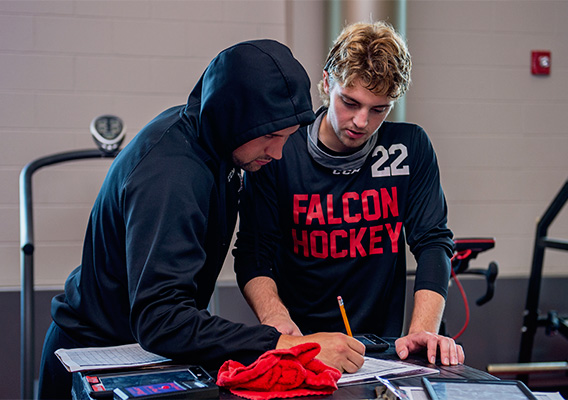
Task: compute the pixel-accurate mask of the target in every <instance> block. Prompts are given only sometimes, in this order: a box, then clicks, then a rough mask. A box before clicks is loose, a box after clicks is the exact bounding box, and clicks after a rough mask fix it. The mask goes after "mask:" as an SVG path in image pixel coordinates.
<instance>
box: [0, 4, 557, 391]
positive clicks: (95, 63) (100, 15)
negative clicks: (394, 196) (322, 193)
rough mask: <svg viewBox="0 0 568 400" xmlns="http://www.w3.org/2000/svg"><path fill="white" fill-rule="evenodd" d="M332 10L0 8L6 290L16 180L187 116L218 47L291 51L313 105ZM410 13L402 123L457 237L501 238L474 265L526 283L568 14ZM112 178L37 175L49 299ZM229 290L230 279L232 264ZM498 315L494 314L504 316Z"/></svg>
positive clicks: (11, 281)
mask: <svg viewBox="0 0 568 400" xmlns="http://www.w3.org/2000/svg"><path fill="white" fill-rule="evenodd" d="M351 1H354V0H351ZM328 3H329V2H328V1H326V0H310V1H301V0H269V1H262V0H251V1H241V0H203V1H200V0H191V1H178V0H173V1H168V0H159V1H158V0H147V1H130V0H121V1H102V0H97V1H94V0H44V1H40V0H26V1H17V0H13V1H12V0H2V1H0V138H2V144H1V145H0V185H1V187H2V190H1V191H0V226H1V229H0V290H1V291H3V292H6V293H4V294H6V295H7V296H10V298H13V296H14V294H15V293H16V292H17V291H18V290H19V285H20V252H19V207H18V176H19V173H20V171H21V169H22V167H23V166H24V165H25V164H26V163H27V162H29V161H31V160H33V159H36V158H38V157H42V156H45V155H48V154H53V153H57V152H62V151H69V150H75V149H84V148H94V145H93V143H92V141H91V139H90V136H89V133H88V126H89V123H90V121H91V120H92V118H93V117H95V116H97V115H100V114H104V113H113V114H116V115H118V116H120V117H122V118H123V119H124V121H125V123H126V124H127V126H128V131H129V133H128V139H130V138H132V137H133V136H134V135H135V133H136V132H137V131H138V130H139V129H140V128H141V127H142V126H143V125H144V124H145V123H146V122H147V121H149V120H150V119H151V118H153V117H154V116H155V115H156V114H157V113H159V112H160V111H162V110H163V109H165V108H167V107H169V106H172V105H176V104H181V103H184V102H185V101H186V98H187V95H188V93H189V91H190V90H191V88H192V87H193V85H194V84H195V82H196V81H197V79H198V78H199V76H200V74H201V72H202V71H203V69H204V68H205V67H206V66H207V64H208V62H209V61H210V60H211V58H213V57H214V56H215V55H216V54H217V53H218V52H219V51H220V50H222V49H223V48H225V47H227V46H229V45H231V44H233V43H235V42H238V41H241V40H246V39H252V38H273V39H277V40H280V41H282V42H284V43H286V44H288V45H289V46H290V47H291V48H292V50H293V52H294V53H295V54H296V56H297V57H298V58H299V59H300V61H301V62H302V63H303V64H304V66H305V67H306V69H307V70H308V73H309V74H310V76H311V79H312V84H313V85H312V86H313V87H312V89H313V90H312V94H313V97H314V104H315V105H318V104H319V101H318V99H317V95H316V93H317V92H316V90H315V84H316V83H317V82H318V81H319V79H320V74H321V68H322V64H323V58H324V55H325V53H326V52H327V46H328V44H329V43H328V41H327V38H326V34H325V32H326V27H327V24H326V22H325V19H326V9H325V8H326V5H327V4H328ZM361 3H364V2H361ZM387 8H388V7H387ZM367 15H368V13H367ZM407 16H408V19H407V39H408V42H409V47H410V50H411V52H412V55H413V62H414V68H413V85H412V86H411V89H410V91H409V93H408V95H407V97H406V104H407V120H409V121H412V122H416V123H419V124H420V125H422V126H423V127H424V128H425V129H426V131H427V132H428V133H429V135H430V137H431V139H432V141H433V144H434V146H435V148H436V150H437V153H438V157H439V163H440V167H441V173H442V181H443V185H444V189H445V191H446V195H447V198H448V203H449V209H450V226H451V228H452V229H453V230H454V232H455V234H456V236H458V237H459V236H461V237H463V236H494V237H495V238H496V241H497V246H496V248H495V249H494V250H492V251H490V252H487V253H486V254H483V255H481V256H480V257H479V259H478V260H477V263H476V264H478V265H486V264H487V263H488V262H489V261H491V260H497V261H498V262H499V265H500V268H501V276H502V277H503V278H507V277H510V278H520V279H523V278H526V277H528V271H529V268H530V262H531V255H532V241H533V238H534V230H535V224H536V220H537V218H538V217H539V216H540V215H541V214H542V212H543V211H544V210H545V208H546V207H547V205H548V203H549V202H550V201H551V199H552V197H553V196H554V195H555V194H556V193H557V191H558V189H559V188H560V187H561V185H562V184H563V183H564V181H565V180H566V178H567V171H568V157H567V156H566V153H567V152H568V133H567V132H566V124H565V122H564V120H565V116H566V115H568V90H567V89H568V56H567V55H568V26H567V25H566V24H565V21H566V19H567V18H568V2H565V1H551V0H532V1H531V0H523V1H500V0H496V1H485V0H472V1H467V0H466V1H445V0H443V1H435V0H428V1H424V0H408V1H407ZM373 17H374V18H377V19H383V18H386V19H391V20H392V17H391V16H390V15H386V14H385V15H377V14H375V15H373ZM531 50H550V51H551V52H552V72H551V75H550V76H548V77H535V76H531V74H530V51H531ZM108 165H109V161H83V162H73V163H69V164H62V165H60V166H56V167H49V168H48V169H45V170H42V171H40V172H38V173H37V174H36V175H34V188H33V189H34V204H35V206H36V207H35V225H36V232H35V233H36V237H35V239H36V245H37V249H36V257H35V259H36V284H37V285H38V287H39V288H40V289H42V290H47V289H51V290H53V289H54V290H60V289H61V287H62V285H63V281H64V280H65V278H66V276H67V274H68V273H69V271H70V270H71V269H73V268H74V267H75V266H76V265H77V263H78V262H79V260H80V253H81V242H82V238H83V232H84V229H85V225H86V220H87V216H88V213H89V210H90V207H91V204H92V202H93V200H94V197H95V196H96V193H97V191H98V187H99V186H100V183H101V182H102V179H103V178H104V175H105V172H106V170H107V168H108ZM567 218H568V217H567V216H566V211H565V210H564V211H563V213H562V214H561V216H560V217H559V219H558V221H557V222H556V223H555V225H554V226H553V227H552V228H551V231H550V234H551V235H552V236H555V237H560V238H566V237H568V223H567V222H568V221H567ZM545 261H546V263H545V275H547V276H548V277H550V278H554V277H557V276H561V277H566V276H568V262H567V261H568V254H566V253H564V252H559V251H550V252H547V255H546V258H545ZM411 264H412V262H411ZM221 278H222V280H223V282H224V283H223V285H229V286H230V285H232V284H233V282H234V276H233V274H232V263H231V258H230V257H228V259H227V263H226V268H225V269H224V271H223V273H222V276H221ZM503 282H507V280H503ZM225 287H226V286H225ZM498 288H499V287H498ZM498 290H499V289H498ZM512 292H513V291H508V290H504V292H503V293H512ZM4 294H2V295H4ZM518 295H519V296H518V298H516V299H511V298H506V299H503V298H501V299H502V300H500V301H503V302H507V304H505V303H503V306H506V307H511V304H509V303H508V302H516V304H514V307H513V308H514V309H519V310H522V304H523V303H524V295H525V294H524V293H518ZM495 301H497V299H496V300H495ZM519 304H520V306H519ZM491 309H493V310H494V313H495V315H499V312H500V311H499V303H497V302H496V303H493V307H492V308H491ZM507 309H509V308H507ZM560 311H562V310H560ZM18 312H19V310H18V309H17V307H10V311H9V312H8V311H5V312H3V315H2V317H3V318H4V320H5V321H10V322H11V323H12V324H19V321H18V318H19V317H18ZM4 314H6V315H4ZM515 318H516V319H517V320H518V318H519V317H518V316H515ZM235 319H237V320H238V319H239V316H235ZM12 326H14V325H12ZM16 331H17V330H16ZM38 335H40V336H41V335H42V333H38ZM519 335H520V334H519ZM473 336H474V335H473V334H471V335H470V337H473ZM13 337H14V336H13V335H11V338H13ZM6 345H7V346H9V347H10V348H11V349H14V348H17V347H18V346H19V343H18V340H17V339H13V340H10V341H9V342H8V343H6ZM514 348H516V346H514ZM513 351H514V350H513ZM488 352H489V351H488ZM2 354H5V355H7V354H12V353H9V352H5V351H3V352H2ZM12 358H13V357H10V360H11V359H12ZM510 359H512V360H514V359H515V357H509V359H507V361H509V360H510ZM10 360H5V361H10ZM14 367H16V366H14ZM14 369H16V370H17V369H18V368H14ZM5 378H7V376H5V375H3V376H2V380H3V381H2V382H0V388H2V389H5V388H8V387H12V388H14V387H16V388H17V386H18V385H17V377H16V378H14V376H11V377H10V380H9V381H4V379H5ZM13 393H16V394H15V395H13V396H12V397H17V393H18V391H17V389H16V391H15V392H13Z"/></svg>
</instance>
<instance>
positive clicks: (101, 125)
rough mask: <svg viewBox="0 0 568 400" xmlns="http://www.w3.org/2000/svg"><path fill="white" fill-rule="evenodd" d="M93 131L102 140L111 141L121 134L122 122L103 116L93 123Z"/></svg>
mask: <svg viewBox="0 0 568 400" xmlns="http://www.w3.org/2000/svg"><path fill="white" fill-rule="evenodd" d="M94 125H95V129H96V131H97V132H98V133H99V135H101V136H102V137H103V138H105V139H107V140H113V139H116V138H118V136H119V135H120V133H121V132H122V129H123V126H122V121H120V120H119V119H118V118H116V117H112V116H104V117H100V118H98V119H97V120H96V121H95V124H94Z"/></svg>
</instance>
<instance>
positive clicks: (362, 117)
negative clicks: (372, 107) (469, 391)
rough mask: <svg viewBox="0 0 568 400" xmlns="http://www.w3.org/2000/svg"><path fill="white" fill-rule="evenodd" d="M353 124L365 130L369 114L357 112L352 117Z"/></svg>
mask: <svg viewBox="0 0 568 400" xmlns="http://www.w3.org/2000/svg"><path fill="white" fill-rule="evenodd" d="M353 123H354V124H355V126H356V127H357V128H365V127H367V125H368V124H369V112H368V111H367V110H358V111H357V113H355V116H354V117H353Z"/></svg>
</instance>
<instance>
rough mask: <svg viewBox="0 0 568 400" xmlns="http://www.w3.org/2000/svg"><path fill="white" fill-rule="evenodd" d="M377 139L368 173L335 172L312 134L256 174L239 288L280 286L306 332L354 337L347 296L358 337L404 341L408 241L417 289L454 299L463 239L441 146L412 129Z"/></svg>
mask: <svg viewBox="0 0 568 400" xmlns="http://www.w3.org/2000/svg"><path fill="white" fill-rule="evenodd" d="M320 113H321V112H320ZM310 128H312V127H310ZM312 129H313V128H312ZM316 129H317V128H316ZM376 135H377V139H376V142H375V144H374V146H373V147H372V148H371V149H370V151H369V152H368V155H366V159H365V161H364V163H363V164H362V166H361V167H356V168H353V169H345V168H343V169H335V168H329V167H325V166H324V165H322V163H320V162H318V160H317V159H316V158H315V157H313V156H312V155H310V152H309V149H308V147H309V144H308V141H309V140H310V139H309V138H308V132H307V130H306V129H302V130H300V132H298V133H296V134H295V135H293V136H292V137H291V138H290V139H289V141H288V143H287V144H286V145H285V147H284V152H283V157H282V159H281V160H279V161H277V162H272V163H271V164H270V165H268V166H267V167H266V168H263V169H262V170H261V171H259V172H255V173H247V174H246V177H245V191H244V195H243V196H242V199H241V211H240V212H241V221H240V230H239V233H238V240H237V248H236V250H235V251H234V254H235V257H236V263H235V270H236V272H237V280H238V282H239V286H240V287H241V289H242V288H243V287H244V285H245V284H246V283H247V282H248V281H249V280H251V279H252V278H254V277H257V276H268V277H271V278H273V279H274V280H275V282H276V284H277V287H278V291H279V295H280V297H281V299H282V300H283V302H284V304H285V305H286V307H287V308H288V310H289V312H290V315H291V317H292V319H293V320H294V322H295V323H296V324H297V325H298V326H299V327H300V329H301V330H302V332H303V333H304V334H307V333H311V332H318V331H344V330H345V328H344V325H343V320H342V318H341V315H340V311H339V308H338V304H337V296H342V297H343V300H344V302H345V307H346V310H347V314H348V317H349V320H350V323H351V328H352V329H353V331H354V332H359V333H376V334H378V335H382V336H399V335H400V334H401V331H402V325H403V318H404V302H405V285H406V262H405V261H406V260H405V237H406V241H407V243H408V245H409V247H410V250H411V252H412V253H413V254H414V256H415V258H416V260H417V264H418V267H417V276H416V281H415V290H420V289H428V290H432V291H435V292H437V293H440V294H441V295H442V296H444V297H445V296H446V294H447V285H448V280H449V271H450V257H451V254H452V246H453V241H452V232H451V231H450V230H449V229H448V228H447V206H446V201H445V197H444V194H443V191H442V187H441V184H440V174H439V169H438V165H437V160H436V155H435V152H434V149H433V147H432V144H431V142H430V140H429V139H428V137H427V135H426V133H425V131H424V130H423V129H422V128H421V127H419V126H417V125H414V124H408V123H392V122H384V123H383V124H382V126H381V127H380V129H379V130H378V132H377V133H376ZM330 157H332V156H330ZM336 158H337V157H336ZM336 164H338V165H340V164H341V162H339V163H336Z"/></svg>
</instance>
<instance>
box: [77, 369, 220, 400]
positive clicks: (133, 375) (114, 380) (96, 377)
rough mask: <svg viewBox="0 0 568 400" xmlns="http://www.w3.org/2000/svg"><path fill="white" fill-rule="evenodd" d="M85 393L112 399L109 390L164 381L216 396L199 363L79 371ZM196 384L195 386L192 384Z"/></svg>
mask: <svg viewBox="0 0 568 400" xmlns="http://www.w3.org/2000/svg"><path fill="white" fill-rule="evenodd" d="M81 378H82V381H83V385H84V386H85V390H86V392H87V393H88V394H89V396H90V397H92V398H97V399H99V398H109V397H110V398H112V397H113V390H114V389H116V388H126V387H135V386H148V385H154V384H163V383H168V382H177V383H183V384H186V385H188V386H189V388H190V389H192V390H191V392H192V393H193V394H197V393H198V392H199V393H200V394H201V392H204V393H206V394H208V395H211V397H216V396H218V395H219V388H218V387H217V385H216V384H215V381H214V380H213V378H212V377H211V376H210V375H209V374H208V373H207V372H206V371H205V370H204V369H203V368H202V367H200V366H197V365H188V366H179V365H178V366H159V367H152V368H144V369H137V370H133V371H116V372H108V371H107V372H104V371H103V372H100V373H97V372H96V371H94V372H86V373H81ZM195 383H198V384H199V385H197V386H196V385H195Z"/></svg>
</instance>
